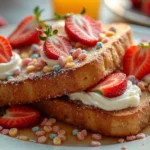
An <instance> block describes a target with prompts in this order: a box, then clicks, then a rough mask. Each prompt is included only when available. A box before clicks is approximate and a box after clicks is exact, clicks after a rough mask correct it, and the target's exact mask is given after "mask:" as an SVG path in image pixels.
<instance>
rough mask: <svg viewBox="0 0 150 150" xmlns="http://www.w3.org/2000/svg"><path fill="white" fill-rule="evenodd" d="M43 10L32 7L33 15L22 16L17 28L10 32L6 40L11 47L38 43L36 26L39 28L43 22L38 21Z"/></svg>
mask: <svg viewBox="0 0 150 150" xmlns="http://www.w3.org/2000/svg"><path fill="white" fill-rule="evenodd" d="M42 11H43V10H40V9H39V7H36V8H35V9H34V15H31V16H28V17H26V18H24V19H23V20H22V21H21V22H20V23H19V25H18V26H17V28H16V29H15V30H14V31H13V32H12V33H11V34H10V36H9V37H8V40H9V42H10V44H11V46H12V47H13V48H18V47H22V46H27V45H31V44H33V43H39V42H40V39H39V38H38V34H39V31H37V30H36V28H41V26H42V24H43V22H42V21H40V15H41V12H42Z"/></svg>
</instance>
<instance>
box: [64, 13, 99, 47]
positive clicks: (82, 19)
mask: <svg viewBox="0 0 150 150" xmlns="http://www.w3.org/2000/svg"><path fill="white" fill-rule="evenodd" d="M100 27H101V26H100V24H99V23H98V22H96V21H95V20H94V19H92V18H91V17H89V16H87V15H81V14H78V15H71V16H69V17H67V18H66V19H65V30H66V32H67V34H68V36H69V37H70V38H71V39H73V40H75V41H78V42H80V43H82V44H84V45H87V46H95V45H96V43H97V42H98V40H99V33H100Z"/></svg>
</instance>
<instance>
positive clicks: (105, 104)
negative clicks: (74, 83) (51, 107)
mask: <svg viewBox="0 0 150 150" xmlns="http://www.w3.org/2000/svg"><path fill="white" fill-rule="evenodd" d="M140 95H141V90H140V88H139V87H138V86H136V85H133V84H132V82H131V81H128V84H127V89H126V91H125V92H124V94H122V95H121V96H118V97H115V98H107V97H105V96H103V95H101V94H99V93H96V92H76V93H72V94H70V95H69V98H70V99H71V100H80V101H82V103H83V104H86V105H90V106H95V107H98V108H101V109H103V110H107V111H112V110H121V109H125V108H128V107H136V106H138V105H139V103H140Z"/></svg>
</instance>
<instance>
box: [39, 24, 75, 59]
mask: <svg viewBox="0 0 150 150" xmlns="http://www.w3.org/2000/svg"><path fill="white" fill-rule="evenodd" d="M45 28H46V30H44V31H42V30H40V31H42V32H44V34H45V35H46V36H40V35H39V38H40V39H41V40H44V41H45V42H44V53H45V55H46V56H47V57H48V58H50V59H58V58H59V57H60V56H67V55H69V53H70V50H71V49H72V45H71V44H70V41H69V39H68V38H66V37H65V36H62V35H59V34H57V32H58V31H57V30H54V31H52V27H51V26H50V27H49V26H45Z"/></svg>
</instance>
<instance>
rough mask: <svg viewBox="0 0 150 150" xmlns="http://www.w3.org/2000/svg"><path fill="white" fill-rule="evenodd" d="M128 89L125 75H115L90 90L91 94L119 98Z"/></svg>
mask: <svg viewBox="0 0 150 150" xmlns="http://www.w3.org/2000/svg"><path fill="white" fill-rule="evenodd" d="M126 88H127V79H126V75H125V74H124V73H113V74H110V75H109V76H107V77H106V78H105V79H104V80H103V81H101V82H99V83H98V84H97V85H96V86H94V87H92V88H91V89H89V91H90V92H100V93H102V94H103V95H104V96H106V97H110V98H111V97H117V96H120V95H122V94H123V93H124V92H125V90H126Z"/></svg>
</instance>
